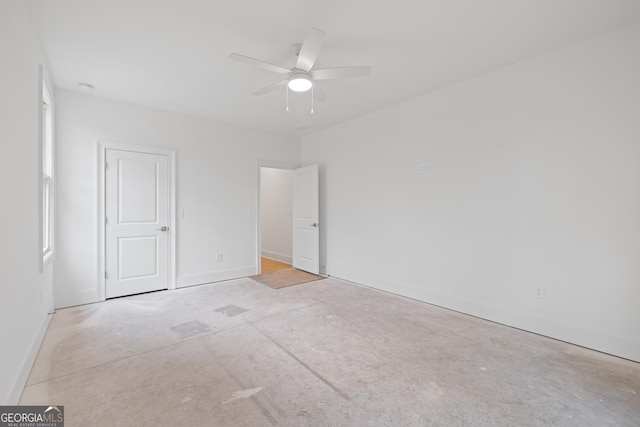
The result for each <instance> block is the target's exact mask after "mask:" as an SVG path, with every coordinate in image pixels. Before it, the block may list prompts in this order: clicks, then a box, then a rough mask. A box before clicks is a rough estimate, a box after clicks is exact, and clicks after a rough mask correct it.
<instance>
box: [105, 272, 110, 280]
mask: <svg viewBox="0 0 640 427" xmlns="http://www.w3.org/2000/svg"><path fill="white" fill-rule="evenodd" d="M104 278H105V280H106V279H108V278H109V274H107V272H106V271H105V272H104Z"/></svg>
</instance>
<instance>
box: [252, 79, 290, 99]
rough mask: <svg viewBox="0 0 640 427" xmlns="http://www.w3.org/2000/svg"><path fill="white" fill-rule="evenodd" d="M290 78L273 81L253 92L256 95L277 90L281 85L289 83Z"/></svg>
mask: <svg viewBox="0 0 640 427" xmlns="http://www.w3.org/2000/svg"><path fill="white" fill-rule="evenodd" d="M287 82H288V80H287V79H285V80H280V81H277V82H275V83H271V84H270V85H269V86H265V87H263V88H262V89H259V90H257V91H255V92H253V94H254V95H264V94H265V93H269V92H273V91H274V90H277V89H279V88H281V87H284V86H286V85H287Z"/></svg>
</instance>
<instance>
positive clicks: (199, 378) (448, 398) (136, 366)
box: [20, 278, 640, 426]
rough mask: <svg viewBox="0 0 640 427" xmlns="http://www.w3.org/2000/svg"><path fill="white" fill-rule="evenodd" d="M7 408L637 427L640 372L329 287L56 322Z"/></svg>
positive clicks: (123, 305) (100, 418) (70, 413)
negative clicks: (17, 397)
mask: <svg viewBox="0 0 640 427" xmlns="http://www.w3.org/2000/svg"><path fill="white" fill-rule="evenodd" d="M20 403H21V404H43V405H44V404H52V403H55V404H59V405H64V406H65V415H66V421H67V425H69V426H75V425H105V426H106V425H123V426H124V425H216V426H243V425H246V426H257V425H296V426H305V425H309V426H324V425H326V426H351V425H354V426H364V425H366V426H377V425H381V426H382V425H389V426H391V425H393V426H396V425H405V426H411V425H415V426H423V425H443V426H446V425H468V426H482V425H487V426H489V425H491V426H496V425H498V426H500V425H504V426H513V425H534V426H535V425H566V426H591V425H593V426H603V425H611V426H614V425H615V426H637V425H638V420H639V419H640V364H638V363H634V362H631V361H628V360H624V359H619V358H616V357H613V356H609V355H605V354H602V353H598V352H595V351H591V350H587V349H584V348H581V347H576V346H573V345H570V344H566V343H563V342H559V341H555V340H553V339H549V338H545V337H541V336H539V335H535V334H530V333H527V332H523V331H520V330H517V329H513V328H509V327H506V326H503V325H498V324H495V323H491V322H487V321H484V320H481V319H477V318H474V317H471V316H466V315H463V314H460V313H456V312H452V311H449V310H445V309H442V308H439V307H435V306H432V305H429V304H425V303H421V302H417V301H414V300H410V299H407V298H402V297H398V296H395V295H390V294H388V293H384V292H380V291H376V290H373V289H370V288H366V287H362V286H358V285H354V284H352V283H348V282H345V281H341V280H337V279H333V278H329V279H325V280H321V281H317V282H310V283H307V284H303V285H298V286H293V287H289V288H283V289H279V290H273V289H270V288H267V287H265V286H263V285H260V284H258V283H256V282H254V281H252V280H250V279H240V280H233V281H229V282H224V283H216V284H211V285H203V286H197V287H192V288H187V289H181V290H177V291H166V292H157V293H151V294H145V295H137V296H132V297H127V298H121V299H117V300H111V301H106V302H104V303H98V304H91V305H86V306H81V307H73V308H69V309H64V310H59V311H58V312H57V313H56V314H55V316H54V318H53V320H52V322H51V325H50V327H49V330H48V332H47V335H46V337H45V340H44V343H43V345H42V348H41V350H40V353H39V355H38V358H37V360H36V362H35V364H34V367H33V369H32V372H31V375H30V377H29V380H28V383H27V386H26V387H25V390H24V393H23V396H22V399H21V402H20Z"/></svg>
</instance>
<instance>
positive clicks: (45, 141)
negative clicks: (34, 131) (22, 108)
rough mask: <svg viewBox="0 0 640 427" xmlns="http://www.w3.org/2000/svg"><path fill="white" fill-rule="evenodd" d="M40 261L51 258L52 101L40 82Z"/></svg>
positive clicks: (52, 203)
mask: <svg viewBox="0 0 640 427" xmlns="http://www.w3.org/2000/svg"><path fill="white" fill-rule="evenodd" d="M41 126H42V129H41V135H42V261H43V266H44V265H46V263H47V262H49V261H50V260H51V259H52V258H53V236H54V234H53V206H54V185H53V179H54V177H53V103H52V102H51V95H49V91H48V90H47V87H46V85H45V84H44V82H43V83H42V123H41Z"/></svg>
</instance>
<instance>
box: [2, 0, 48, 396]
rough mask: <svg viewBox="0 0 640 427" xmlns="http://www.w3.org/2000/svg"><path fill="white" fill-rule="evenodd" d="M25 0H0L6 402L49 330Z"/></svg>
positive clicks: (35, 70)
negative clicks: (41, 263)
mask: <svg viewBox="0 0 640 427" xmlns="http://www.w3.org/2000/svg"><path fill="white" fill-rule="evenodd" d="M43 63H44V61H43V58H42V55H41V52H40V47H39V45H38V41H37V39H36V37H35V33H34V31H33V27H32V25H31V21H30V19H29V17H28V15H27V11H26V9H25V5H24V2H22V1H3V2H0V146H1V147H2V155H1V156H0V194H1V195H2V208H1V209H0V224H2V225H3V231H2V239H1V243H0V262H1V264H0V325H1V326H0V343H1V345H0V346H1V348H2V350H0V404H16V403H17V402H18V399H19V398H20V393H21V392H22V388H23V386H24V383H25V381H26V379H27V375H28V374H29V371H30V369H31V365H32V364H33V360H34V358H35V356H36V354H37V351H38V349H39V347H40V343H41V341H42V337H43V334H44V332H45V331H46V327H47V325H48V322H49V318H50V316H48V311H49V308H50V307H51V306H52V303H53V301H52V298H53V290H52V268H51V267H52V266H51V264H49V265H48V266H47V267H46V268H45V269H44V271H43V272H40V261H41V259H42V246H41V243H40V216H39V215H40V213H39V212H40V189H39V185H40V160H39V159H40V137H39V135H40V130H39V123H40V87H41V84H42V82H41V80H40V72H39V67H40V65H41V64H43Z"/></svg>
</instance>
